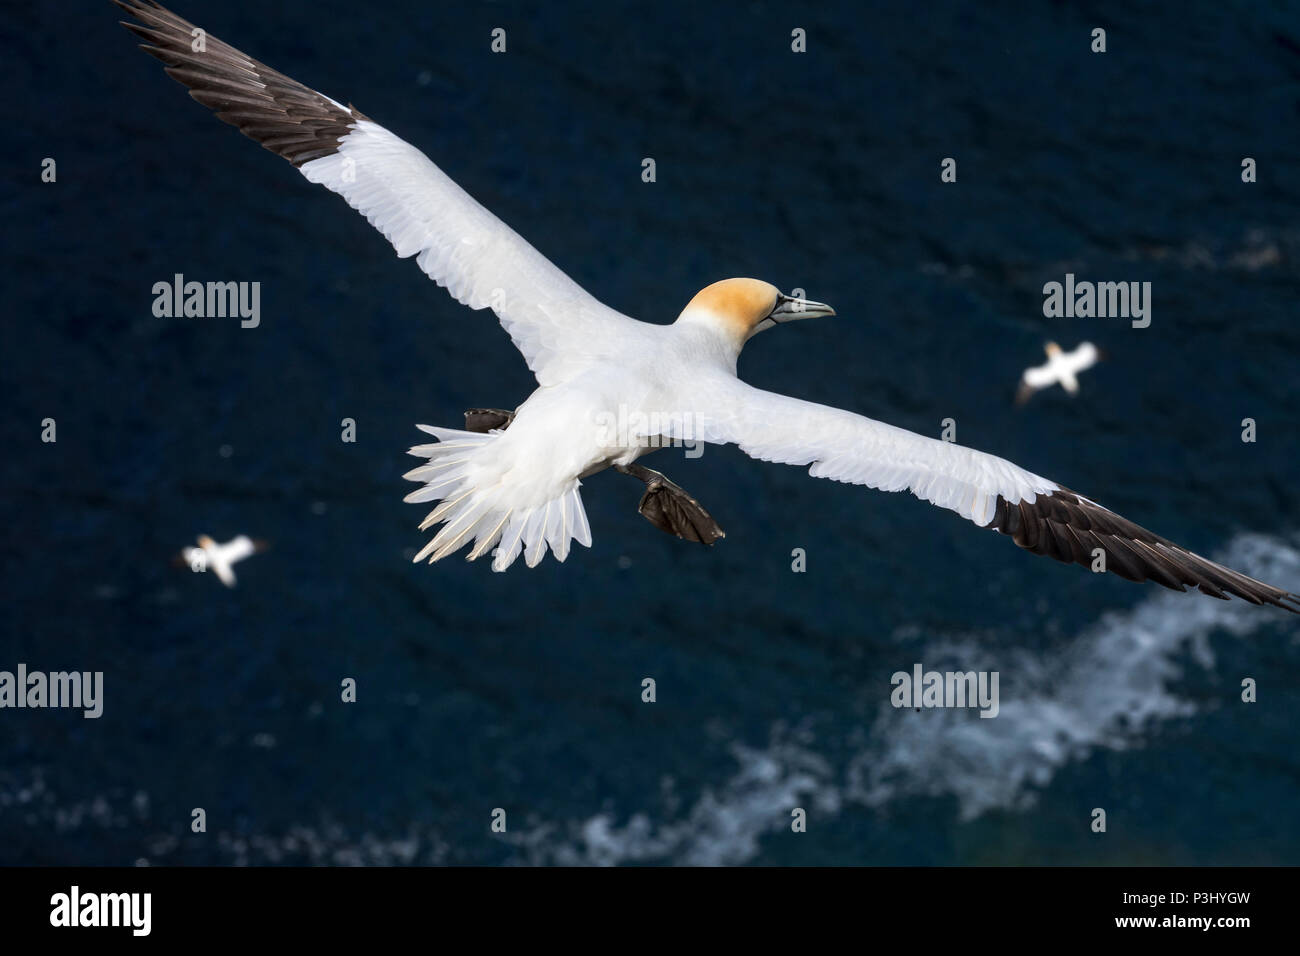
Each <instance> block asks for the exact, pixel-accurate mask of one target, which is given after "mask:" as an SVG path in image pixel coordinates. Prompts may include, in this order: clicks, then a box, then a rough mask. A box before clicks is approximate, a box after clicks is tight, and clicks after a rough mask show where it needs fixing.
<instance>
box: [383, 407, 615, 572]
mask: <svg viewBox="0 0 1300 956" xmlns="http://www.w3.org/2000/svg"><path fill="white" fill-rule="evenodd" d="M416 427H418V428H419V429H420V430H421V431H424V432H428V433H429V434H430V435H433V436H434V437H435V438H437V439H438V441H436V442H433V443H431V444H427V445H416V446H415V447H413V448H412V449H411V451H410V454H412V455H415V456H417V457H420V458H425V459H428V463H427V464H424V465H420V466H419V467H417V468H413V469H412V470H411V471H408V472H407V473H406V474H405V475H404V476H403V477H404V478H407V479H409V480H411V481H422V482H424V483H425V484H424V486H423V487H421V488H419V489H418V490H416V491H413V492H411V493H410V494H409V495H407V496H406V498H405V500H406V501H408V502H415V503H419V502H427V501H437V502H440V504H439V505H438V506H437V507H436V508H434V510H433V511H431V512H430V513H429V515H428V517H427V518H425V519H424V521H423V522H422V523H421V525H420V530H422V531H423V530H427V529H428V528H431V527H433V526H434V525H436V524H438V523H440V522H441V523H442V527H441V528H440V529H439V530H438V533H437V534H436V535H434V537H433V539H432V540H431V541H429V543H428V544H426V545H425V546H424V547H423V548H422V549H421V550H420V551H419V553H418V554H416V556H415V558H414V560H415V561H416V562H417V563H418V562H420V561H423V560H425V559H428V560H429V563H430V564H432V563H433V562H434V561H440V560H442V559H443V558H445V557H447V556H448V555H449V554H452V553H454V552H456V551H459V550H460V549H461V548H463V547H465V546H467V545H471V547H470V551H469V554H468V559H469V560H471V561H473V560H475V559H476V558H478V557H481V556H482V555H483V554H486V553H487V552H488V550H489V549H492V548H493V546H494V545H495V550H494V551H493V558H492V570H493V571H504V570H505V569H506V568H508V567H510V565H512V564H513V563H514V562H515V560H516V559H517V558H518V557H519V556H520V554H522V555H523V557H524V562H525V563H526V564H527V565H528V566H529V567H530V568H532V567H536V566H537V564H538V563H539V562H540V561H541V560H542V558H543V556H544V555H545V554H546V551H547V549H548V548H549V549H550V551H551V553H552V554H554V555H555V559H556V560H557V561H563V560H564V559H565V558H567V557H568V556H569V542H570V541H577V542H578V543H579V544H581V545H582V546H583V547H588V548H589V547H591V528H590V526H589V525H588V524H587V514H586V511H585V509H584V508H583V506H582V496H581V494H580V493H579V490H578V489H579V487H580V485H581V482H579V481H577V480H576V479H575V480H574V481H573V482H572V483H571V484H570V485H569V486H568V487H566V488H565V489H563V490H562V491H561V492H560V494H558V495H556V496H555V497H553V498H551V499H549V500H546V501H542V502H541V503H535V502H529V503H528V504H527V505H524V506H520V504H519V503H518V501H517V500H516V496H517V494H518V489H517V488H516V487H514V486H513V485H511V484H510V483H508V482H506V481H503V480H502V477H503V476H502V474H501V472H500V470H499V469H497V468H494V467H493V464H494V463H493V461H492V460H491V457H490V456H491V451H492V446H493V445H494V443H495V442H496V441H498V440H499V439H500V437H501V435H502V433H501V432H499V431H493V432H489V433H487V434H480V433H478V432H467V431H460V430H458V429H454V428H437V427H434V426H431V425H418V426H416Z"/></svg>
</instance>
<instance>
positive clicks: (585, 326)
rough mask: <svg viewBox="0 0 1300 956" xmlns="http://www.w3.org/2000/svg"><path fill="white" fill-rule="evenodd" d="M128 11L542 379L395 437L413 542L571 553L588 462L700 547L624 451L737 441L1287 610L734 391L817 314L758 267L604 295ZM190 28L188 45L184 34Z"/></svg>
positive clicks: (170, 16)
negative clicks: (659, 311)
mask: <svg viewBox="0 0 1300 956" xmlns="http://www.w3.org/2000/svg"><path fill="white" fill-rule="evenodd" d="M114 2H116V3H117V4H118V6H120V7H122V8H123V9H125V10H127V11H129V12H130V13H131V14H133V15H134V16H135V17H136V18H137V20H139V22H138V23H127V24H125V26H127V27H128V29H130V30H131V31H132V32H134V33H135V34H136V35H137V36H139V37H140V38H141V39H142V40H143V41H144V43H143V44H142V47H143V49H144V50H145V51H146V52H147V53H149V54H151V55H152V56H154V57H156V58H157V59H159V60H161V61H162V62H163V63H164V64H165V65H166V68H167V73H168V74H169V75H171V76H172V77H173V78H174V79H176V80H178V81H179V82H181V83H183V84H184V85H185V86H187V87H189V89H190V95H191V96H192V97H193V98H194V99H195V100H197V101H198V102H199V103H201V104H203V105H204V106H207V107H209V108H211V109H213V110H215V111H216V114H217V117H218V118H219V119H221V120H224V121H225V122H227V123H230V124H232V125H234V126H236V127H238V128H239V130H240V132H242V133H244V135H246V136H249V137H251V138H252V139H255V140H257V141H258V142H259V143H261V144H262V145H263V146H264V147H266V148H267V149H269V150H271V151H272V152H274V153H276V154H277V155H279V156H282V157H283V158H285V159H287V160H288V161H289V162H290V163H292V164H293V165H294V166H295V167H296V168H297V169H298V170H299V172H301V173H302V174H303V175H304V176H305V177H307V179H308V180H310V181H311V182H313V183H319V184H321V185H323V186H325V187H326V188H327V189H330V190H331V191H333V192H336V193H338V194H339V195H341V196H342V197H343V198H344V199H346V200H347V202H348V204H349V205H351V206H352V207H353V208H354V209H356V210H358V211H359V212H361V213H362V214H363V215H364V216H365V217H366V219H368V220H369V221H370V223H371V225H373V226H374V227H375V228H376V229H378V230H379V231H380V232H381V233H383V235H384V237H385V238H386V239H388V241H389V242H391V243H392V245H393V247H394V248H395V249H396V251H397V254H398V255H399V256H402V257H407V256H415V257H416V263H417V264H418V265H419V266H420V268H421V269H422V270H423V271H424V272H425V273H427V274H428V275H429V276H430V278H432V279H433V280H434V281H435V282H437V283H438V284H439V285H441V286H444V287H445V288H446V289H447V291H448V292H449V293H450V294H451V295H452V296H453V297H454V298H455V299H456V300H457V301H458V302H461V303H462V304H464V305H467V306H469V307H470V308H472V309H484V308H491V309H492V310H493V311H494V312H495V313H496V314H497V316H498V318H499V319H500V320H501V324H502V325H503V326H504V327H505V329H506V331H507V332H508V333H509V334H510V337H511V338H512V339H513V340H514V343H515V345H516V346H517V347H518V348H519V350H520V352H522V353H523V356H524V359H525V361H526V362H527V363H528V367H529V368H530V369H531V370H532V371H533V373H534V374H535V376H536V377H537V382H538V386H539V387H538V388H537V389H536V390H535V391H534V392H533V393H532V395H530V396H529V397H528V398H527V400H525V401H524V402H523V404H521V405H520V406H519V407H518V408H517V409H515V410H514V411H508V410H497V409H490V408H488V409H470V410H469V411H468V412H467V413H466V416H465V419H466V421H465V424H466V428H465V429H451V428H434V427H430V426H427V425H420V426H418V427H419V428H421V429H422V430H424V431H425V432H427V433H429V434H430V435H432V436H433V437H434V438H436V439H437V441H436V442H432V443H429V444H424V445H417V446H416V447H414V448H412V449H411V454H413V455H415V456H417V457H419V458H422V459H425V460H426V461H425V463H424V464H422V465H421V466H419V467H417V468H415V469H414V470H412V471H410V472H408V473H407V475H406V477H407V478H409V479H411V480H413V481H418V482H420V483H422V487H421V488H420V489H419V490H417V491H415V492H412V493H411V494H410V495H408V496H407V498H406V500H407V501H411V502H439V504H438V505H437V507H435V508H434V510H433V511H432V512H430V514H429V515H428V517H427V518H425V520H424V522H423V523H422V524H421V526H420V527H421V530H425V529H427V528H429V527H432V526H433V525H436V524H438V523H440V522H441V523H442V525H443V526H442V528H441V529H439V530H438V532H437V534H436V535H435V536H434V537H433V539H432V540H431V541H430V542H429V543H428V544H427V545H426V546H425V547H424V548H423V549H422V550H421V551H420V552H419V553H418V554H417V555H416V556H415V560H416V561H420V560H422V559H424V558H429V559H430V561H431V562H432V561H437V560H439V559H441V558H444V557H446V556H447V555H449V554H452V553H453V552H455V551H458V550H459V549H461V548H463V547H467V546H468V547H469V548H470V551H469V555H468V556H469V558H470V559H474V558H477V557H479V556H481V555H483V554H486V553H488V552H489V551H491V552H492V554H493V560H492V568H493V570H495V571H504V570H505V569H506V568H507V567H509V566H510V565H511V564H512V563H513V562H514V561H515V559H516V558H517V557H518V556H519V555H520V554H521V553H522V555H523V557H524V560H525V562H526V563H527V565H528V566H529V567H533V566H535V565H536V564H537V563H538V562H539V561H540V560H541V559H542V557H543V555H544V554H545V553H546V551H547V550H548V548H549V550H550V551H551V552H552V553H553V554H554V555H555V557H556V558H557V559H558V560H560V561H563V560H564V559H565V557H566V556H567V555H568V553H569V546H570V541H572V540H576V541H577V542H578V543H579V544H582V545H584V546H589V545H590V543H591V532H590V529H589V527H588V524H587V517H586V513H585V511H584V510H583V504H582V499H581V498H580V497H579V493H578V489H579V486H580V483H581V479H583V478H585V477H587V476H588V475H591V474H593V473H595V472H598V471H602V470H604V469H606V468H611V467H612V468H614V469H616V470H618V471H622V472H624V473H626V474H630V475H633V476H634V477H636V478H638V479H640V480H641V481H643V482H644V483H645V493H644V494H643V496H642V498H641V502H640V506H639V507H640V511H641V513H642V514H643V515H645V516H646V518H647V519H649V520H650V521H651V522H652V523H654V524H655V525H656V526H657V527H659V528H661V529H663V530H665V531H667V532H669V533H671V534H675V535H678V536H679V537H682V538H686V539H689V540H693V541H699V542H702V543H705V544H712V543H713V542H714V541H716V540H718V539H719V538H721V537H722V529H721V528H719V527H718V525H717V522H716V521H714V520H713V518H712V517H711V516H710V515H709V513H708V512H707V511H705V510H704V509H703V507H701V506H700V504H699V502H698V501H696V500H695V499H694V498H693V497H691V496H690V495H688V494H687V493H686V492H685V491H683V490H682V489H681V488H680V487H678V486H677V485H675V484H674V483H673V482H671V481H669V480H668V479H667V478H665V477H664V476H663V475H661V474H659V473H658V472H655V471H651V470H650V469H648V468H645V467H643V466H641V465H639V464H637V463H636V459H638V458H640V457H641V456H642V455H643V454H645V453H646V452H648V451H651V450H653V449H655V448H658V447H661V446H662V445H663V444H665V443H669V442H672V441H683V442H695V441H706V442H714V443H733V444H736V445H738V446H739V447H740V449H741V450H742V451H744V452H745V453H747V454H749V455H751V456H752V457H754V458H758V459H761V460H763V461H776V462H783V463H786V464H791V465H811V466H812V467H811V469H810V472H809V473H810V474H812V475H813V476H815V477H819V478H830V479H833V480H836V481H843V482H851V483H853V484H860V485H867V486H869V487H872V488H879V489H882V490H885V491H901V490H903V489H905V488H906V489H908V490H910V491H911V492H912V493H913V494H914V495H916V496H917V497H918V498H921V499H923V500H925V501H929V502H931V503H932V504H935V505H938V506H939V507H941V508H947V509H950V510H952V511H955V512H957V514H959V515H961V516H962V517H963V518H967V519H969V520H970V521H973V522H974V523H975V524H977V525H979V526H980V527H983V528H990V529H993V530H995V531H999V532H1001V533H1002V534H1005V535H1008V536H1010V537H1012V538H1013V539H1014V540H1015V542H1016V543H1017V544H1018V545H1020V546H1021V547H1022V548H1027V549H1028V550H1030V551H1033V552H1035V553H1037V554H1044V555H1049V556H1051V557H1053V558H1056V559H1057V560H1060V561H1073V562H1076V563H1079V564H1082V565H1084V566H1091V567H1094V568H1097V567H1098V564H1097V563H1098V562H1099V561H1101V562H1104V565H1103V566H1104V568H1105V569H1106V570H1108V571H1112V572H1114V573H1116V574H1118V575H1121V576H1123V577H1125V578H1128V579H1130V580H1135V581H1141V580H1146V579H1151V580H1154V581H1157V582H1159V583H1160V584H1163V585H1165V586H1166V587H1169V588H1173V589H1175V590H1180V591H1181V590H1185V587H1186V586H1187V585H1191V586H1194V587H1197V588H1199V589H1200V590H1201V591H1203V592H1204V593H1206V594H1210V595H1213V596H1214V597H1218V598H1224V599H1226V598H1227V597H1228V595H1230V594H1231V595H1236V596H1238V597H1240V598H1243V599H1245V600H1247V601H1250V602H1252V603H1254V604H1263V603H1267V604H1272V605H1276V606H1278V607H1283V608H1286V609H1287V610H1291V611H1294V612H1297V613H1300V598H1298V597H1297V596H1296V595H1294V594H1290V593H1288V592H1286V591H1283V590H1281V589H1279V588H1275V587H1271V586H1270V585H1267V584H1263V583H1261V582H1259V581H1256V580H1253V579H1251V578H1248V577H1246V576H1245V575H1243V574H1239V573H1237V572H1236V571H1232V570H1230V569H1229V568H1225V567H1223V566H1221V565H1218V564H1215V563H1214V562H1212V561H1207V560H1206V559H1205V558H1202V557H1200V556H1198V555H1196V554H1193V553H1192V552H1190V551H1187V550H1185V549H1183V548H1180V547H1179V546H1178V545H1176V544H1174V543H1173V542H1171V541H1167V540H1166V539H1164V538H1161V537H1160V536H1158V535H1155V534H1152V533H1151V532H1149V531H1146V530H1144V529H1142V528H1139V527H1138V526H1137V525H1135V524H1133V523H1131V522H1129V521H1127V520H1125V519H1124V518H1121V517H1120V516H1119V515H1117V514H1114V513H1113V512H1111V511H1108V510H1107V509H1106V508H1103V507H1102V506H1101V505H1099V504H1097V503H1096V502H1095V501H1092V500H1091V499H1089V498H1085V497H1083V496H1082V495H1078V494H1075V493H1074V492H1072V491H1070V490H1069V489H1067V488H1063V487H1062V486H1060V485H1058V484H1056V483H1055V482H1052V481H1049V480H1048V479H1046V478H1042V477H1039V476H1038V475H1035V474H1032V473H1031V472H1028V471H1025V470H1024V469H1022V468H1018V467H1017V466H1015V465H1013V464H1011V463H1010V462H1008V461H1004V460H1002V459H1001V458H996V457H994V456H992V455H988V454H984V453H981V452H978V451H973V450H972V449H969V448H963V447H961V446H959V445H956V444H952V443H950V442H943V441H937V440H935V439H932V438H926V437H924V436H921V435H917V434H914V433H912V432H909V431H904V430H903V429H901V428H895V427H894V426H892V425H885V424H882V423H880V422H876V421H872V420H871V419H868V418H864V417H862V416H860V415H855V414H853V413H852V412H846V411H841V410H840V409H837V408H829V407H826V406H824V405H816V404H813V403H811V402H805V401H800V400H799V399H797V398H789V397H787V396H784V395H779V394H776V393H773V392H765V391H762V390H761V389H757V388H753V387H751V386H749V385H746V384H745V383H744V382H742V381H740V380H739V379H738V378H737V377H736V362H737V359H738V357H739V355H740V351H741V348H742V347H743V346H744V345H745V343H746V342H747V341H748V340H749V339H750V338H751V337H752V336H754V335H755V334H757V333H759V332H762V331H764V330H765V329H770V328H774V327H775V326H777V325H780V324H783V323H786V322H792V321H795V320H798V319H807V318H813V317H815V316H829V315H834V314H835V312H834V310H833V309H831V308H830V306H827V305H824V304H822V303H820V302H812V301H808V300H806V299H802V298H794V297H791V296H788V295H784V294H783V293H781V292H780V291H778V289H777V288H776V287H775V286H773V285H770V284H768V283H767V282H762V281H759V280H757V279H726V280H723V281H721V282H716V283H714V284H713V285H710V286H708V287H706V288H705V289H703V290H701V291H700V292H699V293H697V294H696V295H695V297H694V298H692V299H691V300H690V302H689V303H687V305H686V308H685V309H684V310H682V312H681V314H680V315H679V316H678V317H677V320H676V322H674V323H673V324H671V325H658V324H650V323H646V322H641V321H638V320H636V319H633V318H631V317H629V316H626V315H623V314H622V313H619V312H616V311H615V310H613V309H611V308H609V307H608V306H606V305H603V304H602V303H600V302H599V301H597V300H596V299H595V298H594V297H593V296H591V295H590V294H589V293H588V292H587V291H586V290H585V289H583V288H582V287H581V286H579V285H578V284H577V283H576V282H574V281H573V280H572V279H570V278H569V277H568V276H566V275H565V274H564V273H563V272H561V271H560V270H559V269H558V268H556V267H555V266H554V265H552V264H551V262H550V261H549V260H547V259H546V258H545V257H544V256H542V254H541V253H539V252H538V251H537V250H536V249H534V248H533V247H532V246H530V245H529V244H528V243H527V242H525V241H524V240H523V239H522V238H521V237H520V236H519V235H517V234H516V233H515V232H514V231H512V230H511V229H510V228H509V227H508V226H506V225H505V224H504V223H503V222H501V221H500V220H499V219H497V217H496V216H494V215H493V214H492V213H490V212H488V211H487V210H486V209H485V208H484V207H483V206H481V205H479V204H478V203H477V202H475V201H474V200H473V199H472V198H471V197H470V196H469V195H467V194H466V193H465V192H464V191H463V190H461V189H460V187H458V186H457V185H456V184H455V183H454V182H452V181H451V180H450V179H449V178H448V177H447V176H446V174H445V173H443V172H442V170H440V169H439V168H438V167H437V166H435V165H434V164H433V163H432V162H431V161H430V160H429V159H428V157H426V156H425V155H424V154H423V153H421V152H420V151H419V150H418V149H416V148H415V147H414V146H411V145H410V144H409V143H406V142H404V141H403V140H401V139H399V138H398V137H397V136H395V135H394V134H393V133H390V132H389V131H388V130H387V129H385V128H384V127H382V126H380V125H379V124H378V123H375V122H374V121H373V120H371V119H369V118H367V117H366V116H364V115H363V114H362V113H361V112H359V111H358V110H356V109H354V108H353V107H351V106H344V105H343V104H342V103H339V102H338V101H337V100H333V99H330V98H329V97H328V96H325V95H323V94H321V93H317V92H315V91H314V90H311V89H308V88H307V87H305V86H303V85H301V84H300V83H297V82H295V81H294V80H291V79H289V78H288V77H287V76H284V75H283V74H281V73H277V72H276V71H275V70H273V69H271V68H270V67H268V66H266V65H264V64H262V63H259V62H257V61H256V60H253V59H251V58H249V57H247V56H245V55H244V54H243V53H240V52H239V51H238V50H236V49H234V48H233V47H230V46H228V45H226V44H225V43H223V42H221V41H220V40H218V39H216V38H215V37H213V36H211V35H210V34H204V33H202V32H201V31H198V30H196V29H195V28H194V26H193V24H191V23H189V22H188V21H186V20H184V19H182V18H181V17H179V16H177V15H176V14H174V13H171V12H170V11H168V10H166V9H164V8H163V7H162V6H160V5H159V4H157V3H154V2H152V0H114ZM200 38H201V40H202V42H201V43H200V42H199V39H200Z"/></svg>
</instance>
